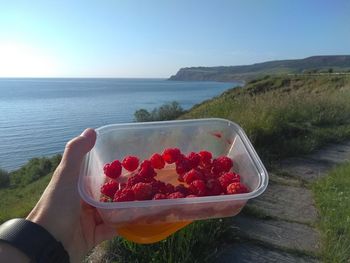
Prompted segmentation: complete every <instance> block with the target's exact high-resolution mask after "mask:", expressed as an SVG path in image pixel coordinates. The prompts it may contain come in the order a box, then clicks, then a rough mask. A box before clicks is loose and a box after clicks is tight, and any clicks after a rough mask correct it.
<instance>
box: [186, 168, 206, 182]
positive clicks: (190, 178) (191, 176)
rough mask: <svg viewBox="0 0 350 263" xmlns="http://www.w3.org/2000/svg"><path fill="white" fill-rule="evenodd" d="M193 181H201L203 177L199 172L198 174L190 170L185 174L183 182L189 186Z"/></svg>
mask: <svg viewBox="0 0 350 263" xmlns="http://www.w3.org/2000/svg"><path fill="white" fill-rule="evenodd" d="M195 180H203V176H202V175H201V173H200V172H198V171H197V170H195V169H192V170H191V171H189V172H187V173H185V175H184V181H185V182H186V184H190V183H192V182H193V181H195Z"/></svg>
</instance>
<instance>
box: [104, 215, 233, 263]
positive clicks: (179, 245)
mask: <svg viewBox="0 0 350 263" xmlns="http://www.w3.org/2000/svg"><path fill="white" fill-rule="evenodd" d="M229 231H230V228H229V221H228V220H227V219H220V220H218V219H217V220H204V221H197V222H194V223H192V224H190V225H188V226H187V227H185V228H183V229H182V230H180V231H178V232H177V233H176V234H174V235H172V236H170V237H168V238H167V239H165V240H163V241H161V242H159V243H155V244H149V245H139V244H135V243H132V242H129V241H127V240H125V239H122V238H116V239H114V240H113V241H110V242H107V243H106V244H105V249H106V251H107V257H106V258H104V260H105V261H106V262H116V263H124V262H125V263H126V262H135V263H149V262H159V263H160V262H167V263H180V262H181V263H186V262H188V263H195V262H213V260H214V258H215V256H216V252H217V251H218V250H220V247H221V246H222V244H223V243H224V242H225V241H226V242H227V239H228V237H229V236H230V235H229ZM101 261H102V260H101Z"/></svg>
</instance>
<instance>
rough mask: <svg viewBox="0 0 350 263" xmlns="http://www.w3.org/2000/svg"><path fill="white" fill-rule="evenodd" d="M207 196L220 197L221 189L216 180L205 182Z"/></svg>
mask: <svg viewBox="0 0 350 263" xmlns="http://www.w3.org/2000/svg"><path fill="white" fill-rule="evenodd" d="M206 184H207V190H208V195H220V194H221V193H223V189H222V187H221V184H220V182H219V180H218V179H209V180H208V181H207V183H206Z"/></svg>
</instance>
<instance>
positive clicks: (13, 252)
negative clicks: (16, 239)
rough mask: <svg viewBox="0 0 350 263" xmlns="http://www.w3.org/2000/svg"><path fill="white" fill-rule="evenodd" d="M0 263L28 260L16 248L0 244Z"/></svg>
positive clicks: (19, 262)
mask: <svg viewBox="0 0 350 263" xmlns="http://www.w3.org/2000/svg"><path fill="white" fill-rule="evenodd" d="M0 262H18V263H22V262H23V263H24V262H30V259H29V258H28V257H27V256H26V255H25V254H23V253H22V252H21V251H20V250H18V249H17V248H15V247H13V246H11V245H9V244H6V243H4V242H0Z"/></svg>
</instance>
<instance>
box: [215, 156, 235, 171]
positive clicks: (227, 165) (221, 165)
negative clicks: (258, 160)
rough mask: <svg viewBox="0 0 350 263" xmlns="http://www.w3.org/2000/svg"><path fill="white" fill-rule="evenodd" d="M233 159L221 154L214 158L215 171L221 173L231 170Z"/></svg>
mask: <svg viewBox="0 0 350 263" xmlns="http://www.w3.org/2000/svg"><path fill="white" fill-rule="evenodd" d="M232 164H233V163H232V160H231V158H229V157H227V156H220V157H218V158H216V159H214V160H213V170H212V171H213V173H214V174H220V173H223V172H229V171H230V170H231V168H232Z"/></svg>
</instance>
